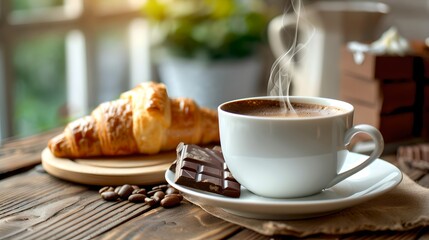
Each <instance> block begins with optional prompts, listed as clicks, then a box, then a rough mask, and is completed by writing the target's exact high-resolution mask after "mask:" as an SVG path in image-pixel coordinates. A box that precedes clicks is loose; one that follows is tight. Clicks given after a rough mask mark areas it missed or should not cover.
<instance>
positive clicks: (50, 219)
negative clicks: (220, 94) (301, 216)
mask: <svg viewBox="0 0 429 240" xmlns="http://www.w3.org/2000/svg"><path fill="white" fill-rule="evenodd" d="M52 135H54V134H52V132H51V133H46V134H42V135H39V136H36V137H32V138H30V139H24V140H13V141H10V142H6V143H4V144H3V145H2V146H1V147H0V153H1V155H0V169H1V171H2V172H1V173H0V177H1V178H2V180H1V181H0V239H103V240H117V239H204V240H206V239H207V240H208V239H255V240H256V239H261V240H262V239H297V238H295V237H292V236H274V237H268V236H263V235H261V234H258V233H256V232H254V231H251V230H248V229H245V228H242V227H240V226H237V225H235V224H232V223H229V222H226V221H224V220H221V219H219V218H216V217H214V216H212V215H210V214H208V213H206V212H205V211H203V210H202V209H200V208H199V207H197V206H195V205H193V204H191V203H189V202H187V201H183V202H182V203H181V205H180V206H178V207H175V208H171V209H164V208H162V207H157V206H153V207H151V206H149V205H147V204H144V203H130V202H128V201H118V202H107V201H104V200H103V199H101V198H100V195H99V194H98V188H95V187H92V186H87V185H79V184H75V183H71V182H67V181H64V180H60V179H58V178H55V177H53V176H51V175H49V174H47V173H46V172H45V171H44V170H43V168H42V167H41V165H38V163H40V153H41V151H42V150H43V149H44V148H45V147H46V142H45V144H43V143H42V142H43V141H47V139H49V136H52ZM27 158H28V159H27ZM384 159H386V160H389V161H391V162H393V163H394V164H395V163H396V162H395V157H394V156H386V157H384ZM14 161H17V162H19V163H14ZM4 164H5V165H4ZM34 166H35V167H34ZM399 167H400V168H401V169H402V170H403V171H404V173H406V174H408V176H410V177H411V178H412V179H413V180H415V181H416V182H417V183H419V184H420V185H422V186H425V187H429V174H428V171H426V170H419V169H414V168H412V167H411V166H408V165H404V164H402V165H400V166H399ZM11 173H12V174H11ZM304 239H391V240H393V239H429V227H421V228H417V229H413V230H411V231H404V232H391V231H378V232H357V233H353V234H347V235H314V236H309V237H306V238H304Z"/></svg>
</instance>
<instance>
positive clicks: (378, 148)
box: [326, 124, 384, 188]
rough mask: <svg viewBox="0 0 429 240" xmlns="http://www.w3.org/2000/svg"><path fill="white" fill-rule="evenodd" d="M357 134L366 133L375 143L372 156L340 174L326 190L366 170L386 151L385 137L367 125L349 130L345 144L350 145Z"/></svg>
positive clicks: (345, 137)
mask: <svg viewBox="0 0 429 240" xmlns="http://www.w3.org/2000/svg"><path fill="white" fill-rule="evenodd" d="M357 133H366V134H368V135H369V136H370V137H371V138H372V140H373V141H374V143H375V148H374V151H372V153H371V155H370V156H369V157H368V158H367V159H366V160H365V161H363V162H362V163H361V164H359V165H358V166H356V167H354V168H352V169H349V170H347V171H345V172H343V173H340V174H338V175H337V176H336V177H335V178H334V179H333V180H332V181H331V182H330V183H329V184H328V186H327V187H326V188H330V187H332V186H334V185H335V184H337V183H339V182H341V181H343V180H344V179H346V178H348V177H350V176H351V175H353V174H355V173H357V172H359V171H361V170H362V169H364V168H366V167H367V166H368V165H369V164H371V163H372V162H373V161H374V160H375V159H377V158H378V157H380V155H381V153H382V152H383V150H384V140H383V136H382V135H381V133H380V131H378V129H377V128H375V127H373V126H370V125H367V124H360V125H356V126H354V127H352V128H350V129H349V130H347V132H346V134H345V136H344V144H345V145H348V144H349V143H350V141H351V139H352V138H353V136H354V135H356V134H357Z"/></svg>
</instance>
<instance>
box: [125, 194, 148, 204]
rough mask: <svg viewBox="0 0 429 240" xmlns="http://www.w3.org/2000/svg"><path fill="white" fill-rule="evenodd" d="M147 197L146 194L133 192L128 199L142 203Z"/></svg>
mask: <svg viewBox="0 0 429 240" xmlns="http://www.w3.org/2000/svg"><path fill="white" fill-rule="evenodd" d="M145 198H146V195H143V194H132V195H130V196H129V197H128V201H130V202H135V203H141V202H144V200H145Z"/></svg>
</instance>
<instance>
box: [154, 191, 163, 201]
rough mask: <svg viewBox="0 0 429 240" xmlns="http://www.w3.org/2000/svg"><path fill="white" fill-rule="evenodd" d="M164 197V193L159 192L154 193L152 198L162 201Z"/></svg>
mask: <svg viewBox="0 0 429 240" xmlns="http://www.w3.org/2000/svg"><path fill="white" fill-rule="evenodd" d="M164 196H165V193H164V192H161V191H158V192H156V193H154V194H153V197H157V198H159V199H160V200H161V199H163V198H164Z"/></svg>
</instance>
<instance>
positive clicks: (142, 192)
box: [133, 188, 146, 195]
mask: <svg viewBox="0 0 429 240" xmlns="http://www.w3.org/2000/svg"><path fill="white" fill-rule="evenodd" d="M133 194H144V195H146V189H144V188H140V189H134V191H133Z"/></svg>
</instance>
